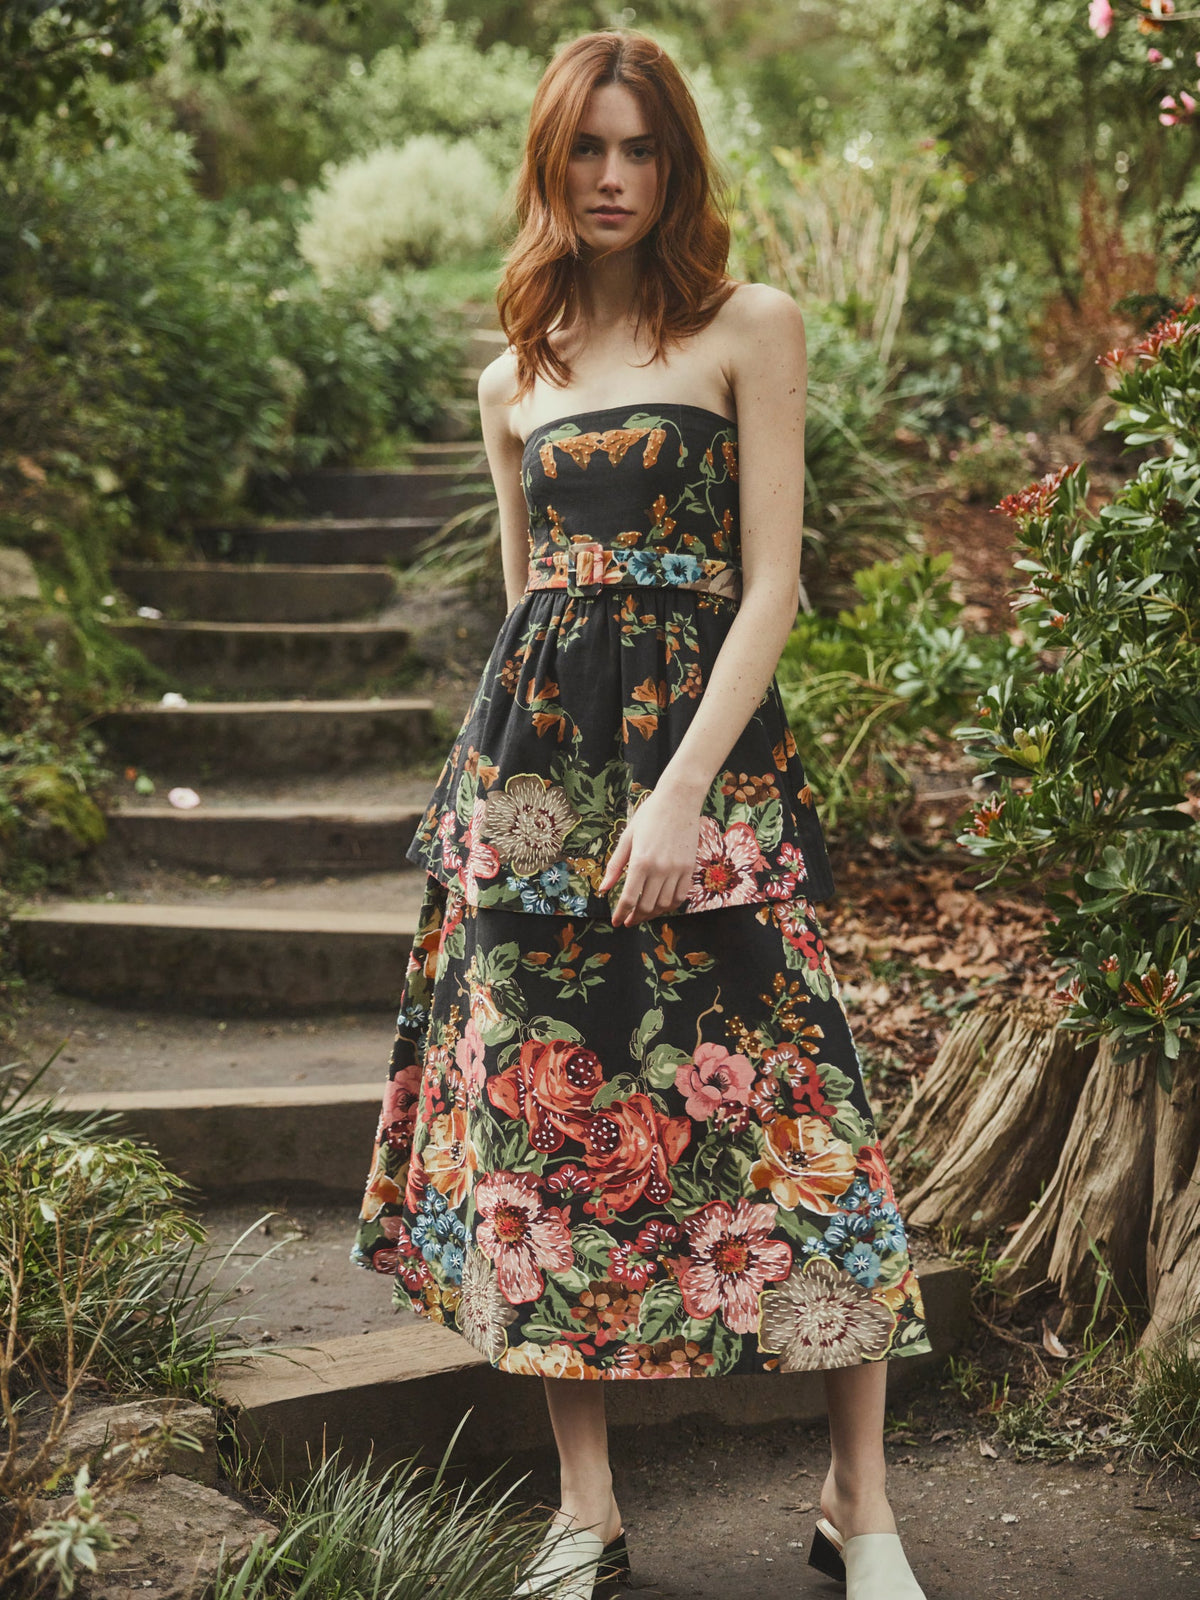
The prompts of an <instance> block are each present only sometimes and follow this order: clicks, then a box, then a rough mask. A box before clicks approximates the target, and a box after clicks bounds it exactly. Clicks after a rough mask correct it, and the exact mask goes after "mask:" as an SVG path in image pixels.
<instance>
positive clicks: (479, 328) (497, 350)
mask: <svg viewBox="0 0 1200 1600" xmlns="http://www.w3.org/2000/svg"><path fill="white" fill-rule="evenodd" d="M507 347H508V339H507V337H506V335H505V334H504V332H503V330H502V329H500V328H491V327H485V326H483V325H480V324H476V326H475V327H473V328H472V329H471V336H470V338H469V339H468V340H467V346H466V351H465V359H466V362H467V364H468V365H469V366H471V367H477V368H478V369H479V371H480V372H482V371H483V369H484V367H486V366H489V365H490V364H491V362H493V361H494V360H495V359H496V357H497V356H498V355H501V354H503V352H504V351H505V349H506V348H507Z"/></svg>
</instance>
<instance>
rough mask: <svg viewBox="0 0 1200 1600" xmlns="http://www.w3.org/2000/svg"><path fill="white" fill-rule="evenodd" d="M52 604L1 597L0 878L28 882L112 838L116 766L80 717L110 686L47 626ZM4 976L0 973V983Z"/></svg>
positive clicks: (10, 883)
mask: <svg viewBox="0 0 1200 1600" xmlns="http://www.w3.org/2000/svg"><path fill="white" fill-rule="evenodd" d="M44 618H45V613H44V611H43V610H42V609H41V608H39V607H36V606H34V605H30V604H20V603H13V604H10V605H7V606H5V605H2V604H0V884H3V885H5V886H6V887H14V888H15V887H16V886H17V885H18V883H21V884H28V882H29V880H30V878H31V876H32V877H33V878H34V879H36V878H37V877H39V876H41V875H44V873H45V872H46V871H47V870H49V869H53V868H54V867H55V866H56V865H57V864H59V863H61V862H63V861H67V860H70V859H71V858H72V857H73V856H75V855H77V854H78V853H80V852H81V851H83V850H86V849H87V848H88V847H89V846H91V845H94V844H96V843H98V842H99V840H101V839H102V838H103V837H104V833H105V823H104V815H103V813H102V811H101V810H100V807H99V805H98V804H97V800H98V798H99V796H100V794H101V793H102V791H103V788H104V785H105V783H106V781H107V780H108V779H109V778H110V777H111V773H110V772H109V770H108V769H107V767H106V766H105V765H104V761H103V754H102V748H101V746H100V742H99V739H98V738H97V737H96V736H95V735H94V734H89V733H87V732H86V731H84V729H83V726H82V719H83V716H84V715H85V713H86V711H87V709H88V708H89V707H90V706H95V705H97V704H99V703H100V702H101V701H102V699H103V693H102V691H101V690H100V689H99V688H98V687H97V685H95V684H94V683H92V682H90V681H89V680H88V679H87V678H86V677H85V676H84V675H83V674H81V673H80V672H79V670H78V665H77V663H74V664H73V663H69V662H64V661H63V660H62V659H61V657H62V655H63V654H64V652H63V651H62V649H61V647H60V641H59V639H58V638H56V637H55V635H54V634H53V633H52V634H51V635H50V636H49V637H45V636H44V635H43V634H42V633H41V632H39V623H41V622H43V621H44ZM67 636H68V637H73V635H72V633H71V630H70V628H69V625H68V626H67ZM2 982H3V977H2V976H0V983H2Z"/></svg>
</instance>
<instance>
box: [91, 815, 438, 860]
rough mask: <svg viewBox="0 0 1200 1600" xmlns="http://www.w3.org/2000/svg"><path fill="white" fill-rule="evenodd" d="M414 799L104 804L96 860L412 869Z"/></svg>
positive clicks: (417, 818) (414, 823) (419, 816)
mask: <svg viewBox="0 0 1200 1600" xmlns="http://www.w3.org/2000/svg"><path fill="white" fill-rule="evenodd" d="M421 815H422V810H421V808H420V807H418V806H385V805H380V806H363V807H357V808H356V807H353V806H347V805H338V804H335V803H334V802H328V803H326V804H324V805H314V804H303V803H297V804H294V805H284V804H280V805H260V806H255V805H242V806H222V807H220V808H216V809H214V808H212V807H206V806H205V805H203V804H201V805H200V806H197V807H196V808H195V809H194V810H192V811H179V810H177V809H176V808H175V807H174V806H171V805H147V806H139V807H137V808H136V809H129V810H116V811H109V812H108V814H107V820H108V836H107V838H106V839H105V841H104V844H103V845H102V846H101V848H100V851H99V855H100V858H101V860H103V861H106V862H114V861H117V860H119V859H120V860H125V861H129V860H137V861H142V862H153V863H154V865H155V866H159V865H161V866H168V867H188V868H190V869H191V870H193V871H195V872H222V873H230V874H246V875H251V876H254V877H260V878H261V877H263V876H264V875H270V876H272V877H295V876H304V875H305V874H308V873H326V872H338V873H350V872H384V871H387V870H389V869H392V870H411V868H410V867H409V864H408V863H407V862H406V861H405V860H404V852H405V850H406V849H407V848H408V844H409V841H410V840H411V838H412V836H413V833H414V832H415V830H416V827H417V824H418V822H419V821H420V820H421Z"/></svg>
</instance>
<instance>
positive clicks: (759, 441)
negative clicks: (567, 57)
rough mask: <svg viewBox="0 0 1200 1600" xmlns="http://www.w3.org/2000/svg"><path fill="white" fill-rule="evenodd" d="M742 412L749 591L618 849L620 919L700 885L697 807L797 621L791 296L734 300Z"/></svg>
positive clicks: (761, 287)
mask: <svg viewBox="0 0 1200 1600" xmlns="http://www.w3.org/2000/svg"><path fill="white" fill-rule="evenodd" d="M729 306H730V309H731V310H733V309H734V308H735V307H736V319H735V320H733V321H732V325H731V328H730V333H731V336H732V350H733V352H734V353H733V355H732V357H731V362H730V377H731V381H732V385H733V389H734V398H735V401H736V404H737V416H738V497H739V511H740V515H739V521H740V526H741V546H742V598H741V602H740V604H739V607H738V611H737V615H736V616H735V617H734V619H733V621H732V623H731V624H730V627H729V632H728V634H727V635H726V637H725V640H724V642H723V644H722V645H721V649H720V651H719V652H718V655H717V659H716V661H715V662H714V663H713V667H712V672H711V674H710V676H709V680H708V683H707V684H706V685H705V688H704V691H703V694H702V695H701V698H700V703H699V705H698V706H697V708H696V714H695V716H694V717H693V718H692V721H691V723H690V725H689V727H688V730H687V732H686V734H685V735H684V737H683V738H682V739H681V740H680V743H679V748H678V749H677V750H676V751H675V753H674V755H673V756H672V757H671V759H670V761H668V762H667V764H666V766H665V767H664V768H663V771H662V774H661V776H660V778H659V780H658V782H657V783H656V784H655V786H654V792H653V794H652V795H651V796H650V797H649V798H648V799H647V800H646V801H644V802H643V803H642V804H641V805H639V806H638V808H637V810H636V811H635V812H634V814H633V817H632V818H631V820H630V822H629V823H628V824H627V825H626V827H625V830H624V832H623V833H622V835H621V838H620V840H619V841H618V843H617V847H616V849H615V850H614V851H613V854H612V856H611V858H610V859H609V863H608V866H607V868H606V869H605V873H604V876H603V878H602V879H601V880H600V885H599V888H600V891H601V893H606V892H607V891H608V890H609V889H610V888H611V887H612V885H613V884H614V883H616V881H617V880H618V878H619V877H620V876H621V873H622V872H625V874H626V877H625V884H624V886H623V887H622V890H621V894H620V896H619V897H618V899H617V903H616V905H615V906H614V907H613V925H614V926H619V925H620V924H621V923H622V922H624V923H634V922H641V921H644V920H645V919H646V918H647V917H653V916H663V915H665V914H666V913H667V912H668V911H671V910H672V909H673V908H675V907H676V906H678V905H679V904H680V902H681V901H683V900H684V899H686V897H687V895H688V894H689V893H690V891H691V887H692V874H693V872H694V870H695V865H696V852H697V849H698V846H699V838H700V813H701V809H702V807H703V804H704V799H705V796H706V795H707V793H708V790H709V788H710V787H711V785H712V781H713V779H714V778H715V777H716V775H717V773H718V772H719V771H720V770H721V767H722V765H723V764H724V761H725V759H726V757H727V756H728V754H729V752H730V750H732V749H733V746H734V745H735V744H736V743H737V741H738V739H739V738H740V737H741V734H742V730H743V729H744V728H745V727H746V724H747V723H748V722H749V721H750V718H751V716H752V715H753V714H754V711H755V710H756V708H757V707H758V705H759V703H760V702H761V700H762V697H763V695H764V694H765V692H766V690H767V688H768V686H769V684H770V682H771V678H772V676H773V674H774V672H775V668H776V666H777V665H778V663H779V657H780V654H781V652H782V650H783V647H784V644H785V643H786V641H787V637H788V634H789V632H790V631H791V628H792V624H793V623H794V622H795V620H796V607H797V601H798V593H799V581H800V543H801V530H802V528H803V525H804V417H805V393H806V389H807V383H808V364H807V354H806V349H805V341H804V319H803V316H802V315H801V312H800V308H799V307H798V306H797V305H796V303H795V301H794V300H792V298H791V296H790V295H787V294H784V293H783V292H782V291H781V290H779V289H773V288H771V287H770V286H769V285H767V284H748V285H746V286H745V287H744V288H742V289H740V290H739V291H738V293H737V294H736V295H735V296H734V297H733V299H732V300H731V301H730V302H729Z"/></svg>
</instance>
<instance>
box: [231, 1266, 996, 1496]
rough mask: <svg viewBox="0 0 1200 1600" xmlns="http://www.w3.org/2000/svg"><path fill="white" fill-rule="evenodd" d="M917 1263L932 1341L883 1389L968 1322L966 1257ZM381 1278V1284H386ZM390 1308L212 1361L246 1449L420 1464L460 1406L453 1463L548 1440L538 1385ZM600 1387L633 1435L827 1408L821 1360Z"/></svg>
mask: <svg viewBox="0 0 1200 1600" xmlns="http://www.w3.org/2000/svg"><path fill="white" fill-rule="evenodd" d="M915 1265H916V1269H917V1276H918V1279H919V1281H920V1284H921V1292H922V1296H923V1299H924V1302H925V1310H926V1317H927V1325H928V1328H929V1333H930V1339H931V1342H932V1344H933V1346H934V1348H933V1351H932V1352H931V1353H930V1354H927V1355H914V1356H904V1357H903V1358H897V1359H895V1360H893V1361H890V1362H889V1363H888V1374H887V1376H888V1394H889V1399H890V1397H891V1396H892V1395H894V1394H898V1393H902V1392H903V1391H904V1390H905V1389H906V1388H908V1387H909V1386H911V1385H914V1384H916V1383H918V1382H919V1381H920V1380H921V1379H922V1378H924V1377H926V1376H928V1374H929V1373H930V1372H931V1371H937V1370H938V1369H940V1368H941V1367H942V1366H943V1364H944V1362H945V1359H946V1357H947V1356H948V1355H950V1354H952V1353H953V1352H954V1351H956V1350H958V1349H960V1348H961V1347H962V1345H963V1344H964V1342H965V1341H966V1339H967V1337H968V1336H969V1333H970V1329H971V1317H970V1282H969V1277H968V1274H967V1272H966V1269H965V1268H963V1267H961V1266H958V1265H956V1264H955V1263H953V1262H948V1261H943V1260H940V1259H936V1258H934V1259H930V1260H927V1261H921V1260H919V1259H917V1260H916V1261H915ZM348 1270H354V1269H352V1268H350V1269H348ZM359 1270H361V1269H359ZM388 1284H390V1280H389V1279H386V1278H385V1279H384V1280H383V1282H382V1283H381V1289H382V1290H383V1292H384V1293H386V1292H387V1289H386V1287H385V1285H388ZM402 1315H403V1316H404V1320H403V1321H402V1322H401V1323H400V1325H399V1326H398V1327H395V1328H389V1329H387V1330H384V1331H379V1330H376V1331H373V1332H369V1333H363V1334H356V1335H351V1336H348V1337H341V1338H332V1339H321V1340H316V1341H313V1342H312V1343H310V1344H307V1345H303V1346H296V1347H291V1348H289V1347H287V1346H281V1347H280V1348H279V1349H278V1350H276V1351H272V1352H270V1353H268V1354H265V1355H262V1356H257V1357H255V1358H253V1359H250V1360H243V1361H236V1360H227V1361H223V1362H221V1364H220V1365H219V1367H218V1376H217V1380H216V1384H217V1391H218V1393H219V1394H220V1396H221V1399H222V1400H223V1401H224V1402H225V1403H226V1404H227V1405H229V1406H230V1407H231V1408H232V1409H233V1412H234V1420H235V1426H236V1428H237V1431H238V1434H239V1437H240V1438H241V1439H242V1441H243V1443H244V1445H245V1446H246V1448H247V1450H248V1451H249V1452H251V1453H252V1454H253V1453H255V1452H257V1451H258V1450H259V1448H260V1447H261V1448H262V1450H263V1459H264V1460H265V1461H269V1462H270V1463H271V1469H272V1472H273V1474H275V1475H277V1476H278V1477H279V1478H281V1479H283V1480H285V1481H286V1480H289V1479H292V1478H295V1477H299V1476H302V1475H303V1474H304V1472H305V1469H306V1466H307V1464H308V1461H309V1459H310V1452H313V1451H316V1450H319V1449H321V1448H322V1447H324V1448H327V1449H333V1448H335V1447H336V1446H338V1445H342V1446H344V1448H345V1450H346V1452H347V1455H348V1456H349V1457H351V1458H352V1459H354V1460H357V1461H362V1460H365V1459H366V1457H367V1454H368V1453H369V1452H373V1454H374V1458H375V1460H376V1462H377V1463H383V1462H386V1461H395V1460H402V1459H404V1458H405V1457H407V1456H412V1455H416V1454H421V1455H422V1456H423V1457H424V1458H425V1459H426V1460H428V1461H430V1462H431V1463H432V1462H435V1461H437V1460H438V1459H439V1458H440V1456H441V1454H442V1452H443V1451H444V1449H445V1448H446V1446H447V1445H448V1443H449V1441H450V1437H451V1435H452V1434H453V1432H454V1430H455V1428H456V1427H457V1426H458V1424H459V1422H460V1421H461V1420H462V1418H463V1416H464V1413H465V1412H466V1411H467V1410H468V1408H471V1414H470V1417H469V1418H468V1419H467V1421H466V1425H465V1426H464V1428H463V1431H462V1434H461V1436H460V1442H459V1444H458V1446H457V1448H456V1450H455V1457H456V1460H457V1461H458V1465H459V1466H460V1467H462V1466H463V1465H464V1464H467V1465H470V1466H472V1467H480V1466H491V1465H493V1464H496V1463H498V1462H499V1461H500V1460H503V1459H508V1458H513V1457H517V1458H520V1457H522V1456H528V1455H529V1454H531V1453H533V1452H542V1451H544V1450H546V1449H547V1448H548V1447H549V1448H552V1441H551V1434H550V1425H549V1421H548V1419H547V1415H546V1403H545V1398H544V1396H543V1393H542V1385H541V1384H540V1383H515V1382H513V1379H512V1375H511V1374H509V1373H505V1372H497V1371H495V1370H494V1369H493V1368H492V1366H491V1365H490V1364H489V1363H488V1361H487V1360H486V1359H485V1358H484V1357H483V1356H482V1355H480V1354H479V1352H478V1351H477V1350H475V1349H474V1347H473V1346H472V1345H470V1344H468V1343H467V1341H466V1340H465V1339H462V1338H460V1337H459V1336H458V1335H457V1334H454V1333H450V1332H449V1331H448V1330H447V1329H445V1328H444V1327H441V1326H439V1325H438V1324H437V1323H428V1322H425V1321H422V1320H418V1319H417V1318H415V1317H411V1316H409V1315H406V1314H402ZM608 1390H609V1392H608V1394H607V1395H606V1397H605V1398H606V1401H607V1406H606V1409H607V1413H608V1422H609V1428H610V1429H612V1430H615V1431H616V1432H618V1433H632V1432H636V1433H638V1434H639V1435H640V1436H641V1437H642V1438H645V1439H650V1438H652V1437H654V1436H655V1434H656V1433H657V1434H659V1435H660V1436H661V1430H663V1429H668V1428H670V1427H671V1426H672V1424H674V1423H677V1422H679V1421H681V1420H682V1419H685V1418H699V1417H701V1416H703V1417H708V1418H714V1419H715V1420H716V1421H718V1422H720V1423H724V1424H727V1425H731V1426H736V1427H754V1426H766V1427H770V1426H772V1425H775V1426H778V1424H779V1423H780V1422H789V1421H795V1422H804V1421H814V1420H817V1419H819V1418H821V1417H823V1416H824V1415H825V1383H824V1377H823V1375H822V1373H820V1372H789V1373H774V1374H770V1375H765V1376H758V1375H754V1376H747V1377H726V1378H721V1379H704V1378H696V1379H693V1380H691V1381H688V1382H679V1383H654V1382H626V1383H612V1384H609V1385H608Z"/></svg>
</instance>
